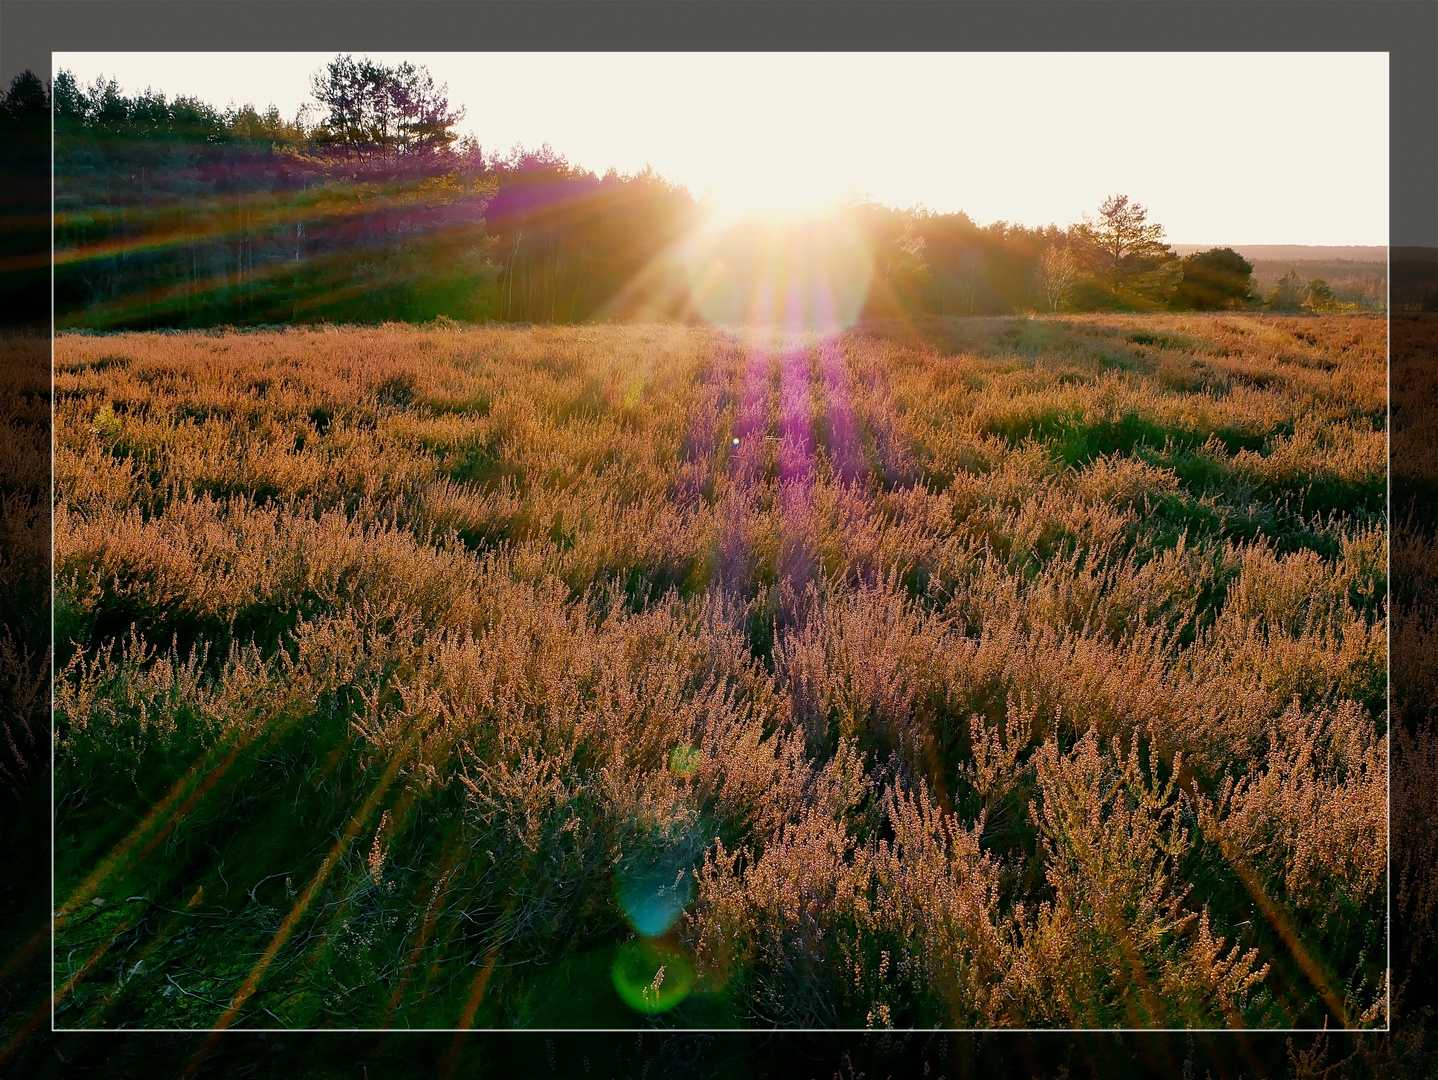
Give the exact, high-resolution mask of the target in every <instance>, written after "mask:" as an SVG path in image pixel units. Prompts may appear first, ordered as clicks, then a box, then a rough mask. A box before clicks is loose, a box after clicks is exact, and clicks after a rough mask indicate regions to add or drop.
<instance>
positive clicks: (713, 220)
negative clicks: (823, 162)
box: [702, 172, 856, 228]
mask: <svg viewBox="0 0 1438 1080" xmlns="http://www.w3.org/2000/svg"><path fill="white" fill-rule="evenodd" d="M855 198H856V193H855V192H853V191H850V190H848V189H846V188H845V187H843V186H842V185H840V184H837V183H835V182H833V181H828V182H826V181H824V180H822V179H816V178H814V177H812V176H804V175H801V174H795V173H789V174H787V175H784V174H781V175H776V176H770V175H756V174H753V173H748V172H744V173H736V174H734V175H730V176H725V177H721V178H719V179H717V180H716V181H715V182H714V183H713V184H712V185H711V186H710V187H709V188H708V189H707V190H706V191H705V192H704V194H703V198H702V204H703V205H704V207H705V209H706V214H705V217H706V219H707V223H708V224H709V225H711V226H714V227H720V228H723V227H727V226H729V225H732V224H733V223H735V222H737V221H741V220H744V219H755V220H762V221H766V222H770V223H774V222H785V221H803V220H811V219H815V218H823V217H828V216H830V215H832V214H833V213H834V212H835V211H837V210H838V209H839V208H840V207H841V206H843V205H844V203H846V202H852V201H855Z"/></svg>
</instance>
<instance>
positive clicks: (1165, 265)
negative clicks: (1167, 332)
mask: <svg viewBox="0 0 1438 1080" xmlns="http://www.w3.org/2000/svg"><path fill="white" fill-rule="evenodd" d="M1073 234H1074V239H1075V240H1076V242H1077V244H1076V246H1077V248H1078V252H1079V254H1080V257H1081V258H1082V259H1083V261H1084V264H1085V268H1086V269H1087V271H1088V275H1089V280H1090V282H1091V283H1092V284H1093V285H1095V286H1097V288H1096V289H1095V290H1093V291H1094V292H1096V293H1098V294H1099V296H1101V297H1103V298H1104V299H1106V300H1107V301H1108V302H1109V304H1111V305H1115V306H1118V307H1138V308H1148V307H1154V306H1156V305H1158V304H1161V303H1163V302H1165V301H1166V300H1167V299H1168V297H1169V295H1170V294H1171V293H1172V291H1173V288H1174V286H1175V285H1177V283H1178V279H1179V275H1180V271H1179V269H1178V266H1177V262H1178V260H1177V258H1176V257H1175V256H1174V254H1173V251H1172V250H1171V249H1170V248H1169V246H1168V245H1167V244H1166V243H1164V242H1163V226H1162V225H1159V224H1158V223H1157V222H1150V221H1149V220H1148V210H1147V209H1145V208H1144V207H1143V206H1140V205H1139V204H1138V203H1136V202H1131V201H1130V200H1129V197H1128V196H1127V195H1110V196H1109V197H1108V198H1107V199H1105V200H1104V201H1103V203H1102V205H1100V206H1099V210H1098V217H1097V218H1096V219H1093V218H1089V217H1088V216H1087V215H1085V217H1084V220H1083V222H1082V223H1081V224H1079V225H1077V226H1075V227H1074V229H1073ZM1095 299H1097V297H1095Z"/></svg>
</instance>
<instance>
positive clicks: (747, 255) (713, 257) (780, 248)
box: [678, 186, 874, 335]
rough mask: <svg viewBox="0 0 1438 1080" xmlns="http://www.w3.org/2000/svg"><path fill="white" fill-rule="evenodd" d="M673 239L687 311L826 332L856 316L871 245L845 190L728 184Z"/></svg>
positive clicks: (727, 322)
mask: <svg viewBox="0 0 1438 1080" xmlns="http://www.w3.org/2000/svg"><path fill="white" fill-rule="evenodd" d="M705 206H706V209H707V213H705V214H704V215H703V216H702V218H701V220H700V222H699V223H698V224H697V226H696V227H695V228H694V229H693V230H692V231H691V232H690V233H689V234H688V235H687V236H686V237H685V238H684V239H683V241H682V242H681V243H680V245H679V247H678V253H679V256H680V259H681V261H682V264H683V267H684V270H685V273H686V276H687V279H688V286H689V297H690V301H691V302H692V304H693V306H694V310H695V311H696V312H697V313H698V314H699V315H701V316H702V317H703V318H704V319H706V320H708V321H709V322H711V323H715V324H718V325H724V326H731V327H747V328H749V329H756V328H762V329H763V330H764V331H765V332H772V331H775V330H782V331H784V332H786V333H800V334H805V333H818V334H821V335H829V334H834V333H837V332H840V331H842V330H844V329H846V328H847V327H850V326H852V325H853V324H854V323H855V321H856V320H857V319H858V317H859V313H860V311H861V310H862V308H863V305H864V300H865V297H866V296H867V295H868V291H869V285H870V282H871V280H872V277H873V266H874V262H873V252H872V250H871V247H870V244H869V241H868V238H867V236H866V235H865V233H864V230H863V229H862V228H861V227H860V225H859V222H858V221H857V220H856V218H855V215H854V214H853V213H852V210H851V208H848V207H846V200H845V198H844V196H843V194H842V193H836V192H833V191H832V190H831V191H827V192H816V191H815V190H814V189H813V188H804V187H799V186H790V187H787V188H786V187H782V186H781V187H779V188H777V189H766V190H764V191H763V192H758V191H753V190H746V189H744V188H742V187H736V188H731V189H729V190H728V191H726V192H725V193H724V195H723V196H722V197H719V196H718V195H717V193H711V194H710V195H709V196H707V197H706V199H705Z"/></svg>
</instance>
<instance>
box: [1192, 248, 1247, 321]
mask: <svg viewBox="0 0 1438 1080" xmlns="http://www.w3.org/2000/svg"><path fill="white" fill-rule="evenodd" d="M1252 293H1253V264H1252V263H1250V262H1249V261H1248V260H1247V259H1245V258H1244V257H1243V256H1242V255H1240V254H1238V252H1236V251H1234V250H1233V249H1232V248H1210V249H1209V250H1207V251H1195V252H1193V253H1191V254H1189V255H1185V256H1184V257H1183V279H1182V280H1181V281H1179V283H1178V290H1177V294H1176V296H1175V297H1174V302H1175V306H1176V307H1180V308H1189V309H1192V310H1195V311H1222V310H1225V309H1230V308H1241V307H1242V306H1243V305H1244V304H1245V303H1247V302H1248V301H1249V300H1251V299H1252V298H1253V297H1252Z"/></svg>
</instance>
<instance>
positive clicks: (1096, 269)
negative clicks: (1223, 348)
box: [7, 56, 1336, 329]
mask: <svg viewBox="0 0 1438 1080" xmlns="http://www.w3.org/2000/svg"><path fill="white" fill-rule="evenodd" d="M311 90H312V94H313V99H314V106H313V107H311V108H310V109H308V110H302V111H301V114H300V115H299V116H296V117H295V118H293V119H289V118H286V117H283V116H281V115H280V114H279V112H278V110H277V109H275V108H274V107H273V106H271V107H270V108H268V109H266V110H263V111H261V110H258V109H256V108H255V107H254V106H252V105H244V106H240V107H232V108H230V109H228V110H219V109H217V108H215V107H213V106H211V105H209V104H207V103H205V102H203V101H200V100H199V99H197V98H193V97H186V96H180V97H175V98H167V97H166V96H165V95H163V94H159V93H154V92H151V91H149V90H146V91H145V92H143V93H139V94H135V95H133V96H127V95H126V94H124V93H122V92H121V90H120V88H119V86H118V85H117V83H116V82H115V81H114V80H113V79H109V80H106V79H100V80H97V81H96V82H94V83H93V84H91V85H89V86H82V85H80V84H79V83H78V81H77V80H76V79H75V77H74V76H73V74H71V73H70V72H68V71H61V72H60V73H59V74H58V75H57V76H56V78H55V81H54V84H53V86H52V87H51V88H50V93H49V95H48V98H49V99H53V111H54V139H55V149H54V156H55V223H54V229H55V233H54V239H55V263H56V265H55V312H56V320H57V324H58V325H60V326H88V327H93V328H97V329H105V328H157V327H200V326H215V325H224V324H232V325H255V324H269V323H281V322H294V321H332V322H378V321H384V320H396V321H428V320H432V319H435V318H439V317H450V318H454V319H459V320H465V321H486V320H500V321H506V322H585V321H592V320H595V319H606V318H633V317H648V318H663V319H676V318H690V317H693V316H694V312H693V311H692V308H691V306H690V305H689V302H688V298H687V293H686V289H685V287H684V275H683V272H682V269H681V268H680V267H679V265H678V264H677V262H676V260H675V259H673V258H672V257H670V255H669V253H670V252H671V251H672V248H673V246H674V243H675V241H676V240H677V239H678V238H680V237H681V236H683V235H684V234H685V233H686V232H687V231H688V230H690V229H691V228H693V227H694V226H695V225H696V224H697V223H698V221H699V220H700V217H701V214H702V208H701V207H700V205H699V203H698V201H697V200H696V199H695V198H694V197H693V196H692V195H691V194H690V193H689V192H688V191H687V190H685V189H684V188H683V187H681V186H678V185H676V184H673V183H670V182H668V181H666V180H665V179H664V178H663V177H662V176H660V175H658V174H657V173H655V172H654V171H653V170H652V169H646V170H645V171H644V172H642V173H639V174H637V175H619V174H617V173H616V172H615V171H613V170H611V171H610V172H608V173H606V174H604V175H597V174H595V173H594V172H591V171H589V170H586V169H583V168H580V167H578V166H575V165H571V164H570V163H569V162H568V161H566V159H565V158H564V157H563V155H561V154H559V153H556V152H555V151H554V150H552V149H551V148H550V147H549V146H548V145H544V146H542V147H541V148H540V149H538V150H526V149H524V148H522V147H516V148H514V149H513V150H511V151H509V152H496V151H493V150H487V149H485V148H483V147H481V146H480V145H479V144H478V143H477V142H476V141H475V140H473V139H472V138H462V137H460V136H459V135H458V134H457V132H456V130H455V128H456V125H457V124H458V122H459V121H460V120H461V119H463V116H464V113H463V110H462V109H460V108H457V107H455V106H454V105H453V104H452V103H451V102H450V101H449V97H448V89H447V87H445V86H443V85H440V84H437V83H436V82H435V80H434V78H433V76H432V75H431V74H430V73H429V72H428V71H427V70H426V69H425V68H424V67H423V66H419V65H413V64H408V63H406V64H400V65H398V66H387V65H384V64H379V63H376V62H374V61H372V60H369V59H360V60H356V59H355V58H354V57H352V56H338V57H336V58H335V59H334V60H333V61H331V62H330V63H329V64H328V65H326V67H324V68H323V69H321V70H320V71H319V72H317V73H315V75H314V76H313V78H312V80H311ZM17 95H20V96H21V97H23V101H24V102H29V103H30V106H28V107H36V108H44V109H45V110H47V111H48V110H49V107H50V104H51V102H50V100H47V94H46V88H45V87H44V85H43V84H42V83H40V82H39V80H37V79H34V77H33V76H31V77H30V79H29V80H28V81H25V82H24V84H23V86H22V85H21V80H17V81H16V85H15V86H14V87H12V89H11V92H10V95H9V98H17ZM17 100H18V99H17ZM22 104H23V103H22ZM16 107H17V108H19V107H21V106H20V105H17V106H16ZM7 108H9V99H8V98H7ZM308 117H313V119H310V118H308ZM844 212H845V213H847V214H848V215H849V216H850V217H851V219H852V221H853V222H854V223H855V224H856V225H857V227H858V229H859V230H860V231H861V233H862V235H863V236H864V238H865V240H866V242H867V244H868V247H869V249H870V250H871V252H872V254H873V260H874V270H873V281H872V283H871V288H870V290H869V294H868V299H867V301H866V305H865V309H864V314H866V315H870V316H883V315H891V316H892V315H902V316H907V317H921V316H925V315H961V316H963V315H1005V314H1015V313H1022V312H1026V311H1034V310H1041V311H1052V312H1060V311H1103V310H1119V311H1151V310H1172V309H1180V310H1222V309H1244V308H1257V307H1272V308H1274V309H1279V310H1330V309H1332V308H1334V307H1335V305H1336V302H1335V301H1334V299H1333V297H1332V294H1331V291H1329V290H1327V287H1326V285H1325V284H1324V283H1323V282H1319V281H1314V282H1302V281H1298V280H1296V279H1294V280H1289V279H1285V281H1284V282H1281V283H1280V286H1279V288H1278V289H1276V290H1275V291H1274V293H1273V295H1271V296H1269V297H1259V296H1256V295H1255V294H1254V285H1253V276H1252V272H1253V267H1252V265H1251V264H1250V263H1249V262H1248V261H1247V260H1245V259H1243V258H1242V256H1240V255H1239V254H1237V253H1236V252H1234V251H1232V250H1231V249H1228V248H1215V249H1212V250H1209V251H1204V252H1197V253H1194V254H1192V255H1188V256H1186V257H1184V258H1179V257H1178V256H1176V255H1175V254H1174V252H1173V251H1172V249H1171V248H1170V247H1169V245H1168V244H1167V243H1166V242H1165V241H1164V231H1163V228H1162V226H1161V225H1159V224H1157V223H1156V222H1153V221H1151V220H1150V219H1149V216H1148V212H1147V210H1146V209H1145V208H1144V207H1143V206H1141V205H1139V204H1138V203H1136V202H1134V201H1133V200H1131V199H1130V198H1129V197H1127V196H1125V195H1115V196H1112V197H1111V198H1109V199H1107V200H1105V202H1104V203H1103V204H1102V205H1101V206H1100V207H1099V208H1098V211H1097V213H1096V214H1095V215H1093V216H1092V217H1085V219H1084V220H1083V221H1081V222H1078V223H1075V224H1072V225H1070V226H1068V227H1067V228H1060V227H1058V226H1054V225H1050V226H1048V227H1045V228H1030V227H1026V226H1022V225H1017V224H1012V223H1008V222H1003V221H1000V222H997V223H993V224H990V225H984V226H980V225H978V224H977V223H975V222H974V221H973V220H972V219H970V218H969V217H968V215H966V214H964V213H962V212H956V213H942V214H941V213H933V212H930V211H925V210H898V209H894V208H891V207H886V206H882V205H879V204H876V203H856V204H853V205H851V206H849V207H847V208H846V209H845V211H844Z"/></svg>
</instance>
